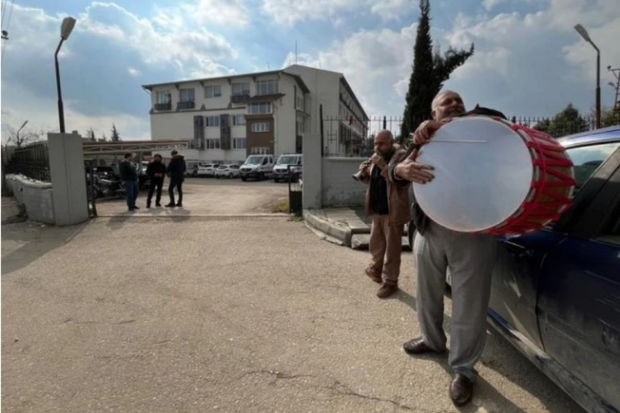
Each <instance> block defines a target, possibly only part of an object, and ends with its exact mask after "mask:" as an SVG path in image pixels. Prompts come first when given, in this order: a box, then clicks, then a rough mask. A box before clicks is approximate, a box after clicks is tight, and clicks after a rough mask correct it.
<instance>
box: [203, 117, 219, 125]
mask: <svg viewBox="0 0 620 413" xmlns="http://www.w3.org/2000/svg"><path fill="white" fill-rule="evenodd" d="M205 120H206V122H207V123H206V125H205V126H207V127H209V126H220V117H219V116H206V117H205Z"/></svg>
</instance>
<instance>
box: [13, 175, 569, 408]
mask: <svg viewBox="0 0 620 413" xmlns="http://www.w3.org/2000/svg"><path fill="white" fill-rule="evenodd" d="M238 183H239V184H241V182H240V181H239V182H238ZM244 184H247V186H249V184H252V183H244ZM256 184H258V185H254V187H253V188H254V189H260V188H270V187H275V188H276V190H275V193H276V194H274V196H273V201H277V198H278V197H279V196H280V195H279V194H280V192H278V190H280V189H282V188H285V185H283V184H279V185H277V186H275V184H270V183H267V182H262V183H256ZM193 185H195V186H194V188H191V190H192V191H198V189H197V188H198V186H201V185H205V187H204V190H206V191H207V192H210V190H211V189H213V188H214V187H215V186H220V185H224V184H223V183H216V181H214V182H211V183H209V182H207V181H205V182H203V183H200V182H198V183H195V184H193ZM224 186H226V185H224ZM247 186H242V188H243V189H247ZM189 187H190V185H188V190H189V189H190V188H189ZM220 189H222V190H224V189H223V188H220ZM262 191H263V192H265V191H268V190H265V189H263V190H262ZM198 192H199V191H198ZM198 192H195V194H197V193H198ZM236 192H239V191H236ZM232 193H235V191H232ZM284 193H286V192H284ZM205 196H206V195H205ZM210 196H211V197H212V199H214V198H213V197H214V195H213V193H211V195H210ZM227 196H228V197H230V196H231V195H230V194H228V195H227ZM239 196H240V197H241V198H243V197H244V196H245V194H244V193H240V194H239ZM191 199H192V198H191V197H190V196H189V193H188V197H187V202H188V207H187V208H188V209H189V210H192V208H195V209H198V208H199V207H198V205H192V203H193V202H194V201H192V203H190V200H191ZM198 199H200V197H199V196H198V195H195V196H194V200H196V202H197V201H198ZM117 202H119V203H121V205H122V201H117ZM214 203H216V204H218V201H217V200H214ZM234 204H235V202H232V201H231V202H230V203H227V204H226V205H234ZM258 204H260V205H263V203H262V201H261V202H259V203H258ZM258 204H257V205H258ZM267 204H269V202H267ZM261 208H262V207H261ZM261 208H259V209H261ZM149 213H150V212H148V213H146V212H142V209H141V210H140V214H142V215H139V218H137V217H138V216H137V215H130V214H128V213H127V214H126V213H124V212H122V213H121V215H116V216H110V217H100V218H97V219H94V220H91V221H89V222H88V223H85V224H82V225H77V226H73V227H64V228H58V227H49V226H44V225H39V224H35V223H31V222H22V223H14V224H5V225H2V411H3V412H102V411H117V412H204V411H225V412H277V411H279V412H396V411H398V412H401V411H402V412H405V411H407V412H450V411H464V412H578V411H580V409H579V407H578V406H577V405H576V404H575V403H573V402H572V401H571V399H570V398H569V397H568V396H566V395H565V394H564V393H563V392H562V391H561V390H560V389H559V388H558V387H556V386H555V385H554V384H553V383H551V382H550V381H549V380H548V379H547V378H546V377H544V376H543V375H542V374H541V373H540V372H538V370H536V368H535V367H534V366H532V365H531V364H529V362H527V361H526V360H525V359H524V358H523V357H522V356H521V355H520V354H519V353H517V352H516V350H514V349H513V348H512V347H511V346H510V345H509V344H508V343H507V342H505V341H504V340H503V339H502V338H501V337H499V336H498V335H496V333H494V332H493V331H492V330H490V331H489V333H488V342H487V346H486V349H485V352H484V355H483V358H482V360H481V362H480V363H479V365H478V370H479V372H480V380H479V381H478V383H477V385H476V388H475V396H474V399H473V401H472V403H471V404H470V405H469V406H467V407H465V408H463V409H461V410H458V409H456V408H455V407H454V406H453V405H452V403H451V402H450V399H449V397H448V392H447V390H448V384H449V382H450V374H449V372H448V367H447V360H446V357H445V356H427V357H421V358H413V357H410V356H408V355H406V354H405V353H404V352H403V351H402V350H401V346H402V343H403V342H404V341H406V340H408V339H410V338H412V337H414V336H417V335H418V333H419V331H418V326H417V322H416V321H415V308H416V302H415V298H414V296H415V284H414V281H413V279H412V276H411V275H412V272H413V262H412V258H411V253H409V252H404V253H403V255H404V257H403V265H402V279H401V288H402V290H401V291H400V292H399V293H398V294H397V295H396V296H395V297H394V298H391V299H387V300H379V299H378V298H376V297H375V292H376V289H377V284H374V283H373V282H371V281H370V280H368V279H367V277H366V276H365V275H364V274H363V269H364V267H365V265H366V261H367V259H368V257H367V254H368V253H367V252H366V251H356V250H352V249H349V248H345V247H339V246H336V245H334V244H331V243H329V242H326V241H323V240H321V239H319V238H318V237H317V236H316V235H315V234H314V233H313V232H311V231H310V230H309V229H308V228H307V227H306V226H305V225H304V223H303V222H301V221H296V220H290V219H289V218H288V217H287V216H283V215H278V216H269V215H268V214H265V213H263V212H262V211H261V212H257V213H256V214H255V215H254V216H252V215H251V214H250V213H243V214H244V215H239V214H231V215H229V216H226V215H220V214H219V212H218V213H210V214H205V215H204V216H200V215H198V216H194V215H192V214H189V215H183V216H175V215H155V213H153V214H154V215H152V216H150V215H148V214H149ZM450 310H451V308H450V301H449V300H446V327H447V328H449V320H450V318H449V314H450Z"/></svg>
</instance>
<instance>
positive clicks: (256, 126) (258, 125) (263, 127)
mask: <svg viewBox="0 0 620 413" xmlns="http://www.w3.org/2000/svg"><path fill="white" fill-rule="evenodd" d="M250 130H251V131H252V132H269V131H270V130H271V128H270V127H269V122H253V123H252V124H251V125H250Z"/></svg>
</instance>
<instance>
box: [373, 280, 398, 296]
mask: <svg viewBox="0 0 620 413" xmlns="http://www.w3.org/2000/svg"><path fill="white" fill-rule="evenodd" d="M396 291H398V284H386V283H383V285H382V286H381V288H379V291H377V297H379V298H387V297H389V296H390V295H392V294H394V293H395V292H396Z"/></svg>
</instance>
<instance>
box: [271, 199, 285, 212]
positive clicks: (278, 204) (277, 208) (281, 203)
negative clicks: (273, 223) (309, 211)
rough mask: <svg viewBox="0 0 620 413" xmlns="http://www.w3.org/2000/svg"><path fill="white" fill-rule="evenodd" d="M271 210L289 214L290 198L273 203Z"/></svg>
mask: <svg viewBox="0 0 620 413" xmlns="http://www.w3.org/2000/svg"><path fill="white" fill-rule="evenodd" d="M271 212H273V213H277V212H284V213H285V214H288V199H283V200H280V201H278V202H276V203H275V204H273V205H272V206H271Z"/></svg>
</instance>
